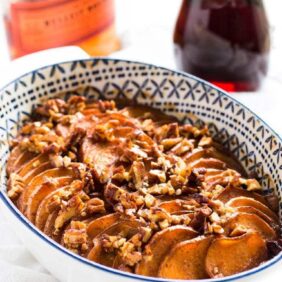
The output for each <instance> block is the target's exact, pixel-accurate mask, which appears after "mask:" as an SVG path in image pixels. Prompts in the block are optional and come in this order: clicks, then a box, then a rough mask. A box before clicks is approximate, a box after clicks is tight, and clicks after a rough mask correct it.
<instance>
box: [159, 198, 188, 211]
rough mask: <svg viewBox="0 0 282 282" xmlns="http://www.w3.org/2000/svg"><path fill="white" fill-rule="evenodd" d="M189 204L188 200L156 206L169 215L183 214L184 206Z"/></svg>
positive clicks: (173, 201) (167, 202) (166, 202)
mask: <svg viewBox="0 0 282 282" xmlns="http://www.w3.org/2000/svg"><path fill="white" fill-rule="evenodd" d="M190 203H191V202H189V200H179V199H177V200H172V201H165V202H162V203H160V204H159V205H158V206H159V207H160V208H162V209H164V210H166V211H167V212H169V213H171V214H175V213H179V212H183V211H184V210H185V209H186V210H187V208H185V205H189V204H190Z"/></svg>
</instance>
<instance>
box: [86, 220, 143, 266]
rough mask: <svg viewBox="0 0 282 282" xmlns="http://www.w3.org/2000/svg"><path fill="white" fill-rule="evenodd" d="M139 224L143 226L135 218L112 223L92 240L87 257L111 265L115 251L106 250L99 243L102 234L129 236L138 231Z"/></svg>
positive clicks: (115, 254)
mask: <svg viewBox="0 0 282 282" xmlns="http://www.w3.org/2000/svg"><path fill="white" fill-rule="evenodd" d="M141 226H143V223H141V222H140V221H137V220H122V221H119V222H117V223H115V224H113V225H112V226H110V227H109V228H107V229H106V230H104V231H102V232H101V233H99V235H98V236H97V237H96V238H95V239H94V240H93V247H92V249H91V250H90V252H89V253H88V256H87V258H88V259H90V260H92V261H95V262H97V263H100V264H103V265H106V266H113V264H114V261H115V259H116V257H117V253H116V252H107V251H105V250H104V249H103V247H102V243H101V240H102V238H103V235H104V234H107V235H110V236H114V235H122V236H123V237H126V238H131V237H132V236H134V235H135V234H136V233H138V231H139V227H141Z"/></svg>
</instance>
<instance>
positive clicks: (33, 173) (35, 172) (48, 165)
mask: <svg viewBox="0 0 282 282" xmlns="http://www.w3.org/2000/svg"><path fill="white" fill-rule="evenodd" d="M52 168H53V166H52V164H51V163H50V162H45V163H42V164H41V165H39V166H38V167H36V168H35V169H33V170H31V171H30V172H29V173H27V174H26V175H25V176H24V178H23V180H24V181H25V183H29V182H30V181H31V180H32V179H33V178H34V177H36V176H37V175H38V174H40V173H42V172H43V171H46V170H49V169H52Z"/></svg>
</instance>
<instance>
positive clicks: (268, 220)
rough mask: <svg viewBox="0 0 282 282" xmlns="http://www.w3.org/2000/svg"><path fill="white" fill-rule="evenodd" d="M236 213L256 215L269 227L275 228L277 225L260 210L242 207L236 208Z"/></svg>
mask: <svg viewBox="0 0 282 282" xmlns="http://www.w3.org/2000/svg"><path fill="white" fill-rule="evenodd" d="M236 211H238V212H243V213H251V214H256V215H257V216H259V217H260V218H262V219H263V220H264V221H266V222H267V223H268V224H269V225H270V226H271V227H276V226H277V224H276V223H275V222H274V221H273V219H272V218H271V217H269V216H268V215H266V214H264V213H263V212H261V211H260V210H258V209H256V208H254V207H250V206H242V207H236Z"/></svg>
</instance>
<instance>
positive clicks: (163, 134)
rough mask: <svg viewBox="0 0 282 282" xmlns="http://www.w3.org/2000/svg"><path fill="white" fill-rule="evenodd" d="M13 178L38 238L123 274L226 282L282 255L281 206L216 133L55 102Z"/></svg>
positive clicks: (160, 117) (14, 153) (16, 147)
mask: <svg viewBox="0 0 282 282" xmlns="http://www.w3.org/2000/svg"><path fill="white" fill-rule="evenodd" d="M7 173H8V177H9V179H8V195H9V197H10V198H11V199H12V201H13V202H14V203H15V204H16V206H17V207H18V209H19V210H20V211H21V212H22V213H23V214H24V215H25V216H26V217H27V218H28V219H29V220H30V221H31V222H32V223H33V224H34V225H35V226H36V227H37V228H38V229H40V230H42V231H43V232H44V233H45V234H46V235H48V236H49V237H51V238H52V239H54V240H55V241H57V242H59V243H60V244H61V245H63V246H64V247H65V248H67V249H69V250H71V251H72V252H75V253H77V254H79V255H81V256H83V257H86V258H88V259H89V260H92V261H95V262H97V263H100V264H103V265H105V266H109V267H113V268H116V269H119V270H122V271H127V272H131V273H136V274H140V275H145V276H152V277H163V278H175V279H177V278H178V279H201V278H209V277H212V278H213V277H224V276H229V275H232V274H235V273H238V272H242V271H245V270H248V269H251V268H253V267H256V266H258V265H260V264H261V263H263V262H264V261H267V260H268V259H270V258H271V257H273V256H275V255H276V254H278V253H279V252H280V251H281V237H280V234H279V218H278V216H277V211H278V204H277V199H276V198H275V197H274V196H273V195H267V196H264V195H263V193H262V187H261V185H260V183H259V182H258V181H257V180H256V179H255V176H253V178H252V177H250V176H248V175H247V174H246V172H245V171H244V169H243V168H242V166H241V165H240V163H239V162H238V161H236V160H235V159H234V158H233V157H232V156H231V155H230V154H229V153H228V152H226V151H225V150H223V148H222V147H221V146H220V145H219V144H218V143H216V142H215V141H214V140H213V139H212V138H211V136H210V134H209V132H208V130H207V128H206V127H203V128H196V127H193V126H192V125H190V124H180V123H179V122H177V120H175V118H173V117H170V116H167V115H165V114H162V113H161V112H159V111H157V110H153V109H151V108H149V107H145V106H127V107H124V106H120V107H117V106H116V104H115V102H114V101H86V100H85V99H84V98H83V97H79V96H72V97H71V98H70V99H69V100H68V101H67V102H65V101H63V100H61V99H52V100H48V101H47V102H45V103H44V104H43V105H42V106H39V107H37V108H36V109H35V110H34V111H33V114H32V118H31V120H29V121H28V122H26V123H25V125H24V126H23V127H22V128H21V129H20V131H19V134H18V136H17V138H16V139H14V140H13V141H12V144H11V154H10V157H9V160H8V163H7Z"/></svg>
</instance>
